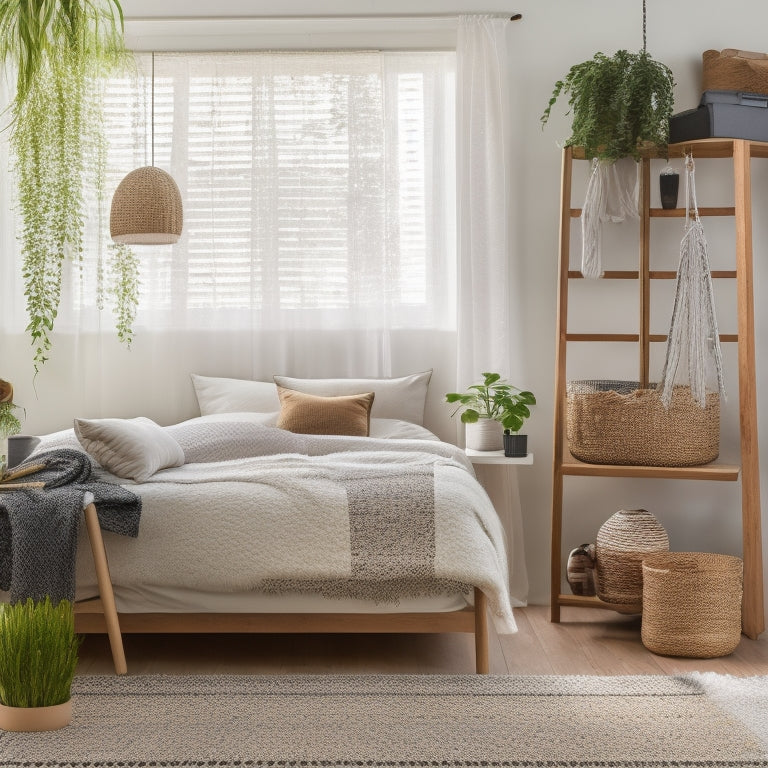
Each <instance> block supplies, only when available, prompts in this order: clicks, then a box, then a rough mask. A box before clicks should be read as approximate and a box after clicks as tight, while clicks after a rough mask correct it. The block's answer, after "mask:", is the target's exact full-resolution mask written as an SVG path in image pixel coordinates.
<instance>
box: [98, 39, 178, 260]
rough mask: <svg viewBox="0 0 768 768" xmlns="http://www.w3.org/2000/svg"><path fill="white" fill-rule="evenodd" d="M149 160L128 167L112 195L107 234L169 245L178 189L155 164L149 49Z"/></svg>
mask: <svg viewBox="0 0 768 768" xmlns="http://www.w3.org/2000/svg"><path fill="white" fill-rule="evenodd" d="M151 115H152V117H151V132H152V139H151V144H152V160H151V162H152V164H151V165H147V166H144V167H143V168H137V169H136V170H135V171H131V172H130V173H129V174H128V175H127V176H126V177H125V178H124V179H123V180H122V181H121V182H120V184H119V185H118V187H117V189H116V190H115V194H114V196H113V197H112V207H111V209H110V214H109V234H110V235H111V236H112V239H113V240H114V241H115V242H116V243H125V244H127V245H170V244H172V243H175V242H177V241H178V239H179V237H180V236H181V227H182V222H183V218H184V215H183V208H182V204H181V193H180V192H179V188H178V186H177V185H176V182H175V181H174V180H173V178H172V177H171V175H170V174H169V173H166V172H165V171H164V170H162V169H161V168H156V167H155V54H154V52H153V53H152V107H151Z"/></svg>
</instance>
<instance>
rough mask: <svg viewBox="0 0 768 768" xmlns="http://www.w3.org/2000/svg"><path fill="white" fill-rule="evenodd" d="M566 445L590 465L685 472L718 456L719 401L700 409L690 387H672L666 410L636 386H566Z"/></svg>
mask: <svg viewBox="0 0 768 768" xmlns="http://www.w3.org/2000/svg"><path fill="white" fill-rule="evenodd" d="M566 418H567V435H568V444H569V448H570V450H571V454H573V456H574V458H577V459H579V460H580V461H586V462H589V463H591V464H628V465H639V466H654V467H691V466H698V465H700V464H708V463H709V462H710V461H714V460H715V459H716V458H717V456H718V453H719V450H720V396H719V395H718V394H717V393H716V392H711V393H708V394H707V397H706V404H705V407H704V408H702V407H701V406H699V404H698V403H697V402H696V401H695V400H694V399H693V397H692V396H691V390H690V387H682V386H680V387H675V390H674V394H673V397H672V405H671V406H670V407H669V408H668V409H667V408H665V407H664V405H663V403H662V402H661V398H660V396H659V394H658V393H657V392H656V390H655V389H639V383H638V382H636V381H607V380H588V381H570V382H568V385H567V389H566Z"/></svg>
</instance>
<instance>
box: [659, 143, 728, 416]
mask: <svg viewBox="0 0 768 768" xmlns="http://www.w3.org/2000/svg"><path fill="white" fill-rule="evenodd" d="M694 170H695V166H694V162H693V157H692V156H691V155H686V158H685V234H684V235H683V239H682V241H681V243H680V264H679V266H678V268H677V283H676V288H675V304H674V307H673V309H672V322H671V325H670V329H669V336H668V337H667V356H666V359H665V361H664V369H663V371H662V374H661V379H660V381H659V384H658V387H657V390H658V391H659V392H660V393H661V400H662V402H663V403H664V406H665V407H667V408H669V406H670V405H671V403H672V392H673V388H674V385H675V376H676V374H677V369H678V366H679V364H680V358H681V357H682V355H683V348H684V346H685V344H686V342H687V345H688V348H687V353H688V380H689V384H690V387H691V395H692V397H693V399H694V400H696V402H697V403H698V404H699V405H700V406H701V407H702V408H703V407H704V406H705V405H706V375H707V361H708V358H711V359H712V361H713V362H714V365H715V371H716V374H717V386H718V390H719V392H720V394H721V396H725V385H724V382H723V361H722V355H721V353H720V334H719V333H718V330H717V318H716V317H715V300H714V291H713V289H712V273H711V271H710V266H709V255H708V251H707V241H706V239H705V237H704V227H703V226H702V224H701V220H700V219H699V211H698V207H697V205H696V182H695V177H694Z"/></svg>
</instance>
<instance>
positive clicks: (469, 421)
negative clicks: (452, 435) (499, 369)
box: [445, 372, 536, 456]
mask: <svg viewBox="0 0 768 768" xmlns="http://www.w3.org/2000/svg"><path fill="white" fill-rule="evenodd" d="M482 376H483V381H482V382H480V383H477V384H472V385H471V386H469V387H468V388H467V391H466V392H449V393H448V394H447V395H446V396H445V400H446V402H447V403H455V404H457V407H456V410H454V412H453V413H452V414H451V415H452V416H455V415H456V414H457V413H458V412H459V411H462V413H461V421H462V423H463V424H465V425H466V426H467V432H466V445H467V448H470V449H473V450H477V451H496V450H499V449H501V448H502V446H504V447H505V455H507V456H511V455H513V454H510V453H507V452H506V451H507V449H506V446H505V443H509V442H520V441H519V440H517V441H506V440H505V439H504V438H505V437H526V436H525V435H518V434H517V433H519V431H520V429H521V428H522V426H523V423H524V422H525V420H526V419H527V418H528V417H529V416H530V415H531V411H530V409H529V407H528V406H529V405H535V404H536V398H535V397H534V395H533V393H532V392H528V391H527V390H522V389H520V388H518V387H516V386H514V385H513V384H510V383H509V382H508V381H506V380H505V379H502V378H501V374H499V373H492V372H487V373H483V374H482ZM526 444H527V440H526ZM510 450H511V448H510ZM514 455H520V454H514ZM522 455H523V456H524V455H525V453H523V454H522Z"/></svg>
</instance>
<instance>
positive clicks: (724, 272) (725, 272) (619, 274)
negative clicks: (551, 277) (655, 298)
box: [568, 269, 736, 280]
mask: <svg viewBox="0 0 768 768" xmlns="http://www.w3.org/2000/svg"><path fill="white" fill-rule="evenodd" d="M711 274H712V278H713V279H718V278H734V279H735V278H736V270H735V269H713V270H712V272H711ZM638 277H640V273H639V272H638V271H637V270H636V269H612V270H610V269H609V270H606V271H605V272H604V273H603V276H602V278H599V279H601V280H637V279H638ZM648 277H649V278H650V279H651V280H675V279H676V278H677V270H674V269H653V270H651V271H650V272H649V273H648ZM568 278H569V279H570V280H583V279H585V278H584V275H582V273H581V270H579V269H569V270H568Z"/></svg>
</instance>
